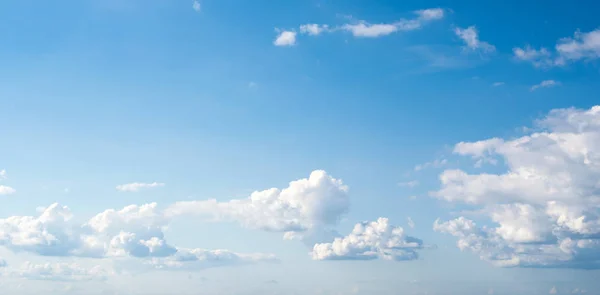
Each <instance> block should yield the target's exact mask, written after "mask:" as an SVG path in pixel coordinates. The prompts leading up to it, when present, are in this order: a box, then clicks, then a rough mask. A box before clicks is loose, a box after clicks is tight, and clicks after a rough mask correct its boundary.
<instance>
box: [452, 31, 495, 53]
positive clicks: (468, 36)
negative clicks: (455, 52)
mask: <svg viewBox="0 0 600 295" xmlns="http://www.w3.org/2000/svg"><path fill="white" fill-rule="evenodd" d="M454 33H455V34H456V36H458V37H459V38H460V39H461V40H463V42H465V44H466V47H465V48H466V49H469V50H475V51H479V52H483V53H490V52H494V51H496V47H495V46H494V45H491V44H489V43H487V42H484V41H481V40H479V32H478V31H477V28H476V27H475V26H470V27H468V28H466V29H462V28H455V29H454Z"/></svg>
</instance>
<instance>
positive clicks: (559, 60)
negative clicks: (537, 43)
mask: <svg viewBox="0 0 600 295" xmlns="http://www.w3.org/2000/svg"><path fill="white" fill-rule="evenodd" d="M554 49H555V52H553V53H551V52H550V51H549V50H547V49H545V48H541V49H539V50H538V49H534V48H531V46H526V47H525V48H514V49H513V53H514V55H515V57H516V58H517V59H520V60H524V61H529V62H531V63H532V64H533V65H534V66H536V67H550V66H561V65H565V64H567V63H569V62H574V61H579V60H594V59H598V58H600V29H596V30H594V31H591V32H586V33H584V32H580V31H577V32H575V34H574V35H573V37H567V38H562V39H560V40H558V42H557V43H556V45H555V47H554Z"/></svg>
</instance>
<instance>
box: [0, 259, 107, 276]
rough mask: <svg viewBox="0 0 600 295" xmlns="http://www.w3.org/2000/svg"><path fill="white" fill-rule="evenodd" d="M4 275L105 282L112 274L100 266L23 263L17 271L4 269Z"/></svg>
mask: <svg viewBox="0 0 600 295" xmlns="http://www.w3.org/2000/svg"><path fill="white" fill-rule="evenodd" d="M3 273H4V274H5V275H9V276H13V277H19V278H25V279H30V280H55V281H91V280H105V279H106V278H107V277H108V276H109V275H112V274H114V272H113V271H112V270H106V269H104V268H102V267H100V266H94V267H91V268H86V267H82V266H80V265H79V264H77V263H43V264H34V263H31V262H26V263H24V264H23V265H22V266H21V267H20V268H17V269H6V270H4V271H3Z"/></svg>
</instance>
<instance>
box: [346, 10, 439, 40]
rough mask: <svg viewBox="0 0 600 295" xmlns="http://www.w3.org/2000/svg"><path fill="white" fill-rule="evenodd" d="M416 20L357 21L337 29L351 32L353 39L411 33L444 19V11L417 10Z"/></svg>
mask: <svg viewBox="0 0 600 295" xmlns="http://www.w3.org/2000/svg"><path fill="white" fill-rule="evenodd" d="M414 13H415V14H416V15H417V18H414V19H401V20H399V21H397V22H393V23H387V24H386V23H380V24H370V23H368V22H366V21H359V22H358V23H354V24H345V25H343V26H341V27H340V28H339V29H341V30H345V31H348V32H351V33H352V35H354V37H366V38H375V37H381V36H386V35H389V34H392V33H395V32H397V31H413V30H417V29H420V28H421V27H422V26H423V25H424V24H426V23H427V22H430V21H433V20H439V19H442V18H443V17H444V10H442V9H440V8H432V9H425V10H418V11H415V12H414Z"/></svg>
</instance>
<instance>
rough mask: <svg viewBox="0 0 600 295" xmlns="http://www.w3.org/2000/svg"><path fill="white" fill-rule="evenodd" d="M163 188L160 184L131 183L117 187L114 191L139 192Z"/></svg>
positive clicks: (162, 184)
mask: <svg viewBox="0 0 600 295" xmlns="http://www.w3.org/2000/svg"><path fill="white" fill-rule="evenodd" d="M163 186H165V184H164V183H162V182H151V183H143V182H133V183H127V184H120V185H117V187H116V189H117V190H118V191H122V192H139V191H140V190H143V189H149V188H156V187H163Z"/></svg>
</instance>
